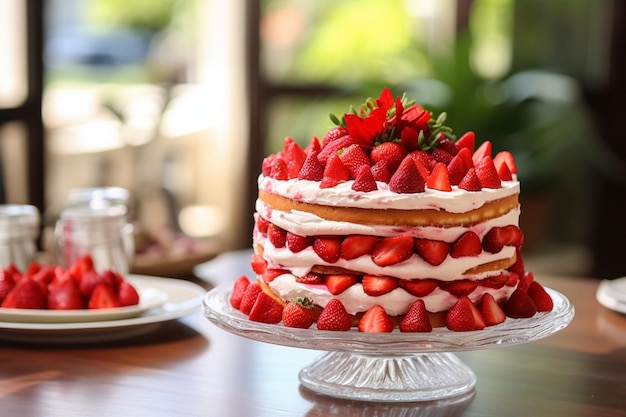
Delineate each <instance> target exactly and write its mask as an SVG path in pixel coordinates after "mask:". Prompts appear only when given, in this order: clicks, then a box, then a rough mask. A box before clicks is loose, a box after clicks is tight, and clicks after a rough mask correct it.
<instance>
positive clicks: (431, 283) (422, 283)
mask: <svg viewBox="0 0 626 417" xmlns="http://www.w3.org/2000/svg"><path fill="white" fill-rule="evenodd" d="M398 285H399V286H400V288H404V290H405V291H406V292H408V293H410V294H412V295H414V296H416V297H424V296H426V295H428V294H430V293H431V292H433V291H435V288H437V281H436V280H434V279H430V278H426V279H414V280H405V279H401V280H398Z"/></svg>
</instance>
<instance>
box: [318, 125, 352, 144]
mask: <svg viewBox="0 0 626 417" xmlns="http://www.w3.org/2000/svg"><path fill="white" fill-rule="evenodd" d="M347 134H348V130H347V129H346V128H345V127H341V126H335V127H331V128H330V129H328V131H327V132H326V133H325V134H324V136H322V146H326V145H328V144H329V143H330V142H334V141H335V140H337V139H339V138H342V137H344V136H346V135H347Z"/></svg>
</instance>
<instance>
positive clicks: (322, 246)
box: [313, 237, 341, 264]
mask: <svg viewBox="0 0 626 417" xmlns="http://www.w3.org/2000/svg"><path fill="white" fill-rule="evenodd" d="M313 250H314V251H315V253H316V254H317V256H319V257H320V258H321V259H322V260H324V261H325V262H328V263H331V264H332V263H335V262H337V261H338V260H339V257H340V256H341V240H340V239H339V238H336V237H317V238H315V239H314V240H313Z"/></svg>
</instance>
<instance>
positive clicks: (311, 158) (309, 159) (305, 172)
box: [298, 150, 324, 181]
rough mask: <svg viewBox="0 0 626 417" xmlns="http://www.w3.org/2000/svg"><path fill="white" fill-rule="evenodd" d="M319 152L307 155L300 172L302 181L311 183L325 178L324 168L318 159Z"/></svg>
mask: <svg viewBox="0 0 626 417" xmlns="http://www.w3.org/2000/svg"><path fill="white" fill-rule="evenodd" d="M318 153H319V152H316V151H314V150H313V151H311V152H309V153H308V154H307V156H306V159H305V160H304V163H303V164H302V168H301V169H300V172H298V178H299V179H301V180H309V181H321V180H322V178H324V166H323V165H322V164H321V162H320V161H319V160H318V159H317V155H318Z"/></svg>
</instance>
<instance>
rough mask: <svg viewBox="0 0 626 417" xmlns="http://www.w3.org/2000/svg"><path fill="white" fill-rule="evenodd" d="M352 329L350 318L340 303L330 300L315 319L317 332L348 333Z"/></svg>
mask: <svg viewBox="0 0 626 417" xmlns="http://www.w3.org/2000/svg"><path fill="white" fill-rule="evenodd" d="M351 327H352V318H351V317H350V315H349V314H348V313H347V312H346V308H345V307H344V306H343V304H342V303H341V301H339V300H338V299H336V298H332V299H330V301H328V304H326V307H324V309H323V310H322V312H321V313H320V315H319V317H318V318H317V329H318V330H332V331H348V330H350V328H351Z"/></svg>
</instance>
